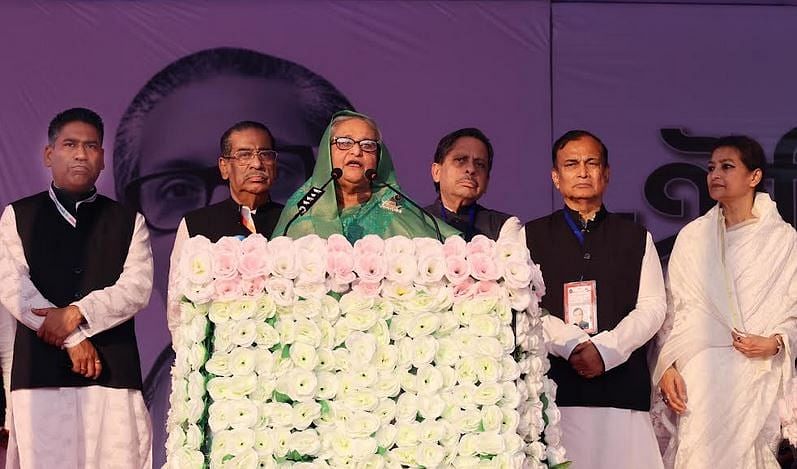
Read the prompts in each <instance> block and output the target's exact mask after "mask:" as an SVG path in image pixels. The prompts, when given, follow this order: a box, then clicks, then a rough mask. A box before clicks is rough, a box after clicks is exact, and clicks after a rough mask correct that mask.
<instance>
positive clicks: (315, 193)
mask: <svg viewBox="0 0 797 469" xmlns="http://www.w3.org/2000/svg"><path fill="white" fill-rule="evenodd" d="M341 176H343V170H342V169H340V168H333V169H332V173H331V174H330V176H329V179H328V180H327V182H325V183H324V185H323V186H321V188H320V189H319V188H318V187H315V186H314V187H311V188H310V190H309V191H307V193H306V194H305V195H304V197H302V198H301V199H300V200H299V202H298V203H297V204H296V207H297V211H296V214H295V215H293V217H292V218H291V219H290V220H289V221H288V223H287V224H286V225H285V229H284V230H283V231H282V236H287V235H288V228H290V227H291V225H292V224H293V222H295V221H296V220H297V219H298V218H299V217H300V216H302V215H304V214H305V213H307V211H308V210H310V207H312V206H313V205H315V203H316V202H318V199H320V198H321V196H322V195H324V192H326V191H325V189H326V187H327V186H328V185H329V183H330V182H332V181H336V180H338V179H340V177H341Z"/></svg>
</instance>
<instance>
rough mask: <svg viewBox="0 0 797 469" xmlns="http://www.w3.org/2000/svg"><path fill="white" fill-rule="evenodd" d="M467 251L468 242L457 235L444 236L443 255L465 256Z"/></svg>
mask: <svg viewBox="0 0 797 469" xmlns="http://www.w3.org/2000/svg"><path fill="white" fill-rule="evenodd" d="M467 253H468V243H466V242H465V240H464V239H462V238H461V237H459V236H450V237H448V238H446V242H445V244H443V256H445V257H449V256H465V255H466V254H467Z"/></svg>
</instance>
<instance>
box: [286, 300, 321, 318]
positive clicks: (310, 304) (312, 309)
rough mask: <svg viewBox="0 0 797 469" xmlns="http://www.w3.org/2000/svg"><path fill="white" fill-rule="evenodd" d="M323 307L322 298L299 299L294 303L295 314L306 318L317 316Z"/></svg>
mask: <svg viewBox="0 0 797 469" xmlns="http://www.w3.org/2000/svg"><path fill="white" fill-rule="evenodd" d="M322 309H323V306H322V304H321V300H319V299H315V298H306V299H303V300H298V301H297V302H296V303H294V304H293V314H295V315H296V316H297V317H300V318H305V319H312V318H315V317H316V316H318V315H319V314H320V313H321V310H322Z"/></svg>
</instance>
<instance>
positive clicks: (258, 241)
mask: <svg viewBox="0 0 797 469" xmlns="http://www.w3.org/2000/svg"><path fill="white" fill-rule="evenodd" d="M240 248H241V253H242V254H246V253H248V252H264V253H267V252H268V241H267V240H266V238H265V236H263V235H262V234H260V233H254V234H250V235H249V236H247V237H246V238H244V240H243V241H241V246H240Z"/></svg>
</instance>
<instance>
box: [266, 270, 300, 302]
mask: <svg viewBox="0 0 797 469" xmlns="http://www.w3.org/2000/svg"><path fill="white" fill-rule="evenodd" d="M266 291H267V292H268V294H269V296H270V297H271V298H272V299H273V300H274V303H276V304H277V306H290V305H292V304H293V302H294V298H295V296H294V293H293V282H292V281H291V280H289V279H288V278H280V277H270V278H269V279H268V280H266Z"/></svg>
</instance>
